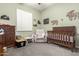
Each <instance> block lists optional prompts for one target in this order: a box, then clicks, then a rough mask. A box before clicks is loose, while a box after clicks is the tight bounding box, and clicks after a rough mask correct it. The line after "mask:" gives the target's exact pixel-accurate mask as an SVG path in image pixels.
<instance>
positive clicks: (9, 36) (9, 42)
mask: <svg viewBox="0 0 79 59" xmlns="http://www.w3.org/2000/svg"><path fill="white" fill-rule="evenodd" d="M1 29H3V30H4V34H0V46H3V47H14V46H15V26H11V25H0V30H1ZM0 33H1V31H0Z"/></svg>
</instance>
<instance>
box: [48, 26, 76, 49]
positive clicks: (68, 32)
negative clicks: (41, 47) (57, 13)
mask: <svg viewBox="0 0 79 59" xmlns="http://www.w3.org/2000/svg"><path fill="white" fill-rule="evenodd" d="M75 35H76V28H75V26H65V27H53V30H52V31H48V36H47V42H48V43H55V44H57V45H61V46H64V47H67V48H71V49H73V48H75Z"/></svg>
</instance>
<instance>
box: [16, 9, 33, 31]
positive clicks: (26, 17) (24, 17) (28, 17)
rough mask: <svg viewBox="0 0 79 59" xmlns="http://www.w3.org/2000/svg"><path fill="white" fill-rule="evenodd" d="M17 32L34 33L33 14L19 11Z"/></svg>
mask: <svg viewBox="0 0 79 59" xmlns="http://www.w3.org/2000/svg"><path fill="white" fill-rule="evenodd" d="M17 31H32V13H29V12H25V11H23V10H20V9H17Z"/></svg>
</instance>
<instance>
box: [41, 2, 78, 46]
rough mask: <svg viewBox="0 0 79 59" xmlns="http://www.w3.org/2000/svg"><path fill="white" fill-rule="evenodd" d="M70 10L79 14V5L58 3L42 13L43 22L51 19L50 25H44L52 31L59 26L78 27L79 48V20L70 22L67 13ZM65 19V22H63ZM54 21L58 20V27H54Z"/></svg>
mask: <svg viewBox="0 0 79 59" xmlns="http://www.w3.org/2000/svg"><path fill="white" fill-rule="evenodd" d="M70 10H75V11H76V12H79V4H77V3H70V4H69V3H58V4H57V3H56V4H54V5H52V6H50V7H48V8H47V9H45V10H43V11H42V21H43V19H44V18H49V19H50V20H49V24H46V25H44V24H43V27H44V29H45V30H52V27H56V26H57V27H58V26H76V28H77V39H76V46H79V19H78V18H77V19H76V20H73V21H70V20H69V18H67V17H66V14H67V12H69V11H70ZM61 19H63V21H61ZM52 20H58V25H52V23H51V21H52Z"/></svg>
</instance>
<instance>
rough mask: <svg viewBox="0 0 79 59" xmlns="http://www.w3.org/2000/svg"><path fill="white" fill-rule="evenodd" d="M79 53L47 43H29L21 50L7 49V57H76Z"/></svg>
mask: <svg viewBox="0 0 79 59" xmlns="http://www.w3.org/2000/svg"><path fill="white" fill-rule="evenodd" d="M78 55H79V52H71V50H69V49H66V48H64V47H60V46H58V45H55V44H48V43H29V44H28V45H26V46H25V47H21V48H8V54H7V56H78Z"/></svg>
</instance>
